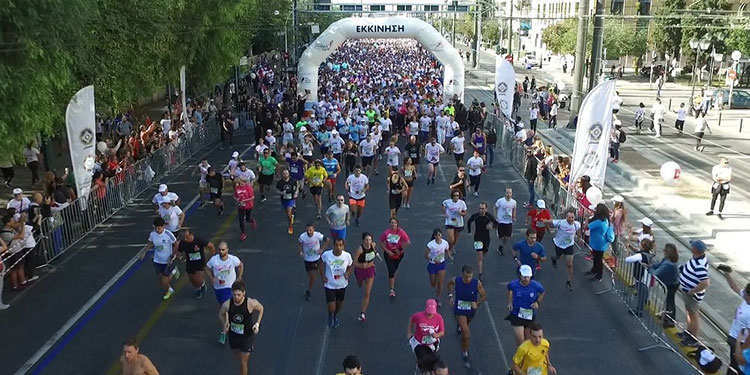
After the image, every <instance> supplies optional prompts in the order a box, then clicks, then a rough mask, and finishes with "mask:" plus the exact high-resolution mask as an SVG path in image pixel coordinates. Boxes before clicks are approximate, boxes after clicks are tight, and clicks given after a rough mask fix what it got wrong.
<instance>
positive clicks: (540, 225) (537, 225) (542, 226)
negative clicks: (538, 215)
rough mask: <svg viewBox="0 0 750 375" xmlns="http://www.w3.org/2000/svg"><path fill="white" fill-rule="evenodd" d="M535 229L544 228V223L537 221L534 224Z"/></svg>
mask: <svg viewBox="0 0 750 375" xmlns="http://www.w3.org/2000/svg"><path fill="white" fill-rule="evenodd" d="M536 227H537V228H544V222H543V221H541V220H540V221H537V222H536Z"/></svg>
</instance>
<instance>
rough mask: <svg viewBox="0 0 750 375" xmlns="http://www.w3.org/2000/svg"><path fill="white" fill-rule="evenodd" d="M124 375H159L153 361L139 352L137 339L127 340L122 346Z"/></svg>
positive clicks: (121, 360)
mask: <svg viewBox="0 0 750 375" xmlns="http://www.w3.org/2000/svg"><path fill="white" fill-rule="evenodd" d="M120 364H122V374H123V375H159V370H157V369H156V366H154V364H153V363H151V360H150V359H149V358H148V357H146V356H145V355H143V354H141V353H139V352H138V343H137V342H136V341H135V337H133V338H129V339H127V340H125V342H124V343H123V344H122V355H121V356H120Z"/></svg>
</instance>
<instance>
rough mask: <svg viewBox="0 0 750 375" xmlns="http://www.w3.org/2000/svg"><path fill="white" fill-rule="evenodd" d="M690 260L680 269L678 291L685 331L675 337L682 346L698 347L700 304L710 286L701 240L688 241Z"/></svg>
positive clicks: (704, 251) (704, 248) (706, 259)
mask: <svg viewBox="0 0 750 375" xmlns="http://www.w3.org/2000/svg"><path fill="white" fill-rule="evenodd" d="M690 252H691V253H692V254H693V256H692V258H690V260H688V261H687V263H685V264H683V265H682V267H680V291H682V293H684V298H683V300H684V301H685V310H686V312H687V330H686V331H684V332H680V333H678V334H677V335H678V336H679V337H680V338H682V342H681V344H682V345H683V346H698V341H697V340H696V337H697V336H698V333H699V329H700V320H699V314H700V302H701V301H703V297H705V295H706V289H708V286H709V285H710V284H711V281H710V279H709V275H708V258H707V256H706V244H705V243H704V242H703V241H701V240H693V241H690Z"/></svg>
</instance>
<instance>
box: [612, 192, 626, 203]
mask: <svg viewBox="0 0 750 375" xmlns="http://www.w3.org/2000/svg"><path fill="white" fill-rule="evenodd" d="M624 201H625V198H623V197H622V195H619V194H617V195H615V196H614V197H612V202H619V203H622V202H624Z"/></svg>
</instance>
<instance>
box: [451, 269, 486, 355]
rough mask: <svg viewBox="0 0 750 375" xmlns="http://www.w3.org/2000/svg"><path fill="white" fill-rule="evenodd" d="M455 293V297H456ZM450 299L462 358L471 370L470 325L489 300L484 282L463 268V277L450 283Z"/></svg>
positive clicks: (471, 270)
mask: <svg viewBox="0 0 750 375" xmlns="http://www.w3.org/2000/svg"><path fill="white" fill-rule="evenodd" d="M454 291H455V296H454V294H453V293H454ZM448 298H450V304H451V305H453V313H454V315H455V316H456V321H457V322H458V332H459V333H460V334H461V358H462V359H463V360H464V366H465V367H466V368H471V363H470V362H469V340H470V337H471V332H470V331H469V324H470V323H471V320H472V319H473V318H474V315H475V314H476V312H477V309H478V308H479V305H480V304H481V303H482V302H484V301H485V300H486V299H487V294H486V293H485V291H484V286H482V282H481V281H479V280H478V279H475V278H474V270H473V269H472V268H471V267H470V266H467V265H464V266H463V267H461V276H458V277H455V278H453V279H451V280H450V281H448Z"/></svg>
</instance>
